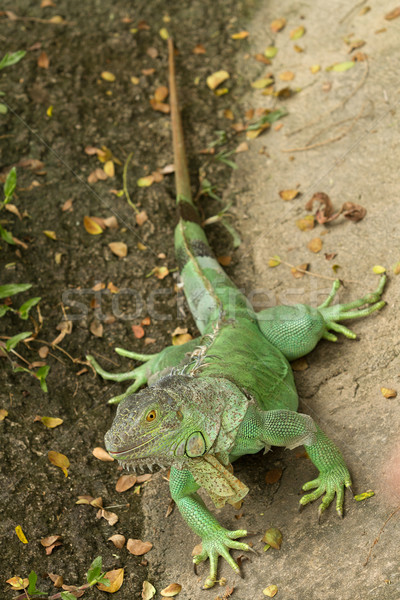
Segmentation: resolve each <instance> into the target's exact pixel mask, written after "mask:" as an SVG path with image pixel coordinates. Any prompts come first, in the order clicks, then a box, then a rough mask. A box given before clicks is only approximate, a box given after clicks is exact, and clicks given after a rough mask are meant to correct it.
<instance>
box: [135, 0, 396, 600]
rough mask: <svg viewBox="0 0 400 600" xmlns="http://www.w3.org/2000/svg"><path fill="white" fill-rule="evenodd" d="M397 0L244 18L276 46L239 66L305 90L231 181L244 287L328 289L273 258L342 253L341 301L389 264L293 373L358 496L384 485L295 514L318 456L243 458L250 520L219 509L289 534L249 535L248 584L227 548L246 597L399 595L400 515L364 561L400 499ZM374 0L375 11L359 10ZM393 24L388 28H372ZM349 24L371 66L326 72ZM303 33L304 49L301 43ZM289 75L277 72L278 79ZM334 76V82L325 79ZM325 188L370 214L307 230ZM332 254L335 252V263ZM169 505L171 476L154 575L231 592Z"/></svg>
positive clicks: (162, 485)
mask: <svg viewBox="0 0 400 600" xmlns="http://www.w3.org/2000/svg"><path fill="white" fill-rule="evenodd" d="M395 5H396V3H395V2H394V3H391V2H388V1H384V2H378V1H374V2H369V3H364V4H363V3H360V4H359V5H358V7H357V8H356V9H355V10H354V11H353V12H351V13H349V10H350V8H351V6H350V4H349V3H348V2H344V1H340V0H332V1H331V2H329V3H328V2H324V1H323V0H316V1H314V2H297V3H294V2H293V1H292V0H291V1H290V0H283V1H277V0H270V1H269V2H263V3H261V4H260V7H259V10H258V12H256V14H255V15H254V18H253V20H252V22H251V23H249V24H248V30H249V32H250V36H249V40H250V41H251V47H250V52H251V54H255V53H257V52H263V50H264V48H265V47H266V46H268V45H276V46H277V47H278V49H279V51H278V54H277V56H276V57H275V58H274V59H273V64H272V66H271V67H268V66H265V65H262V64H261V63H258V62H256V61H254V60H253V59H252V58H246V53H247V51H243V52H242V53H241V54H240V56H239V59H238V66H237V73H241V74H242V76H243V77H244V78H246V79H248V80H249V82H250V81H254V80H255V79H257V78H258V77H261V76H263V75H265V73H267V72H269V71H271V72H273V73H274V74H275V76H276V77H278V75H279V73H281V72H283V71H287V70H290V71H293V72H294V73H295V79H294V80H293V81H292V82H290V83H289V85H290V86H291V87H293V88H302V91H301V92H300V93H298V94H296V95H295V96H294V97H292V98H291V99H290V100H287V101H284V102H278V104H279V105H282V104H283V105H285V106H286V107H287V109H288V111H289V115H288V116H287V117H285V119H284V120H283V122H284V126H283V127H282V129H281V130H279V131H275V130H274V127H272V129H271V131H269V132H267V133H266V134H264V135H262V136H260V137H259V138H258V139H257V140H254V141H252V142H251V143H250V150H249V151H248V152H245V153H242V154H239V155H238V157H237V162H238V165H239V169H238V170H237V171H236V172H235V173H234V175H233V177H232V181H231V185H230V189H229V190H227V194H226V196H227V198H228V197H231V196H232V195H233V194H235V195H236V197H237V220H238V223H239V228H240V230H241V235H242V238H243V245H242V247H241V248H240V250H239V251H238V256H239V258H238V260H239V264H240V267H239V269H238V272H239V279H240V277H241V275H243V277H242V279H243V281H246V286H248V290H247V291H248V292H251V291H252V289H253V290H254V289H255V288H263V289H265V290H267V292H268V293H267V295H266V296H265V297H266V302H265V306H268V305H271V304H273V303H274V302H278V303H284V302H287V303H295V302H305V303H312V304H314V305H315V304H316V303H318V302H321V301H322V298H323V297H324V295H325V294H326V293H327V292H328V291H329V289H330V282H329V281H326V280H323V279H318V278H314V277H310V276H304V277H303V278H302V279H295V278H294V277H293V276H292V274H291V272H290V269H289V268H288V267H286V266H284V265H280V266H279V267H277V268H275V269H271V268H270V267H268V257H270V256H273V255H275V254H277V255H279V256H280V257H281V258H282V259H283V260H285V261H287V262H289V263H292V264H295V265H298V264H301V263H310V270H311V271H312V272H313V273H319V274H321V275H325V276H329V277H332V276H333V275H334V273H333V271H332V264H334V263H336V264H338V265H340V270H339V271H338V276H339V277H341V278H342V279H343V280H345V281H347V282H348V281H349V280H350V281H352V283H350V282H348V283H346V286H345V288H344V289H342V290H341V291H340V293H339V297H340V300H341V301H349V300H350V299H354V298H357V297H359V296H361V295H363V294H364V293H365V292H366V291H372V290H373V289H374V288H375V286H376V284H377V280H378V277H377V275H375V274H374V273H373V271H372V267H373V266H374V265H383V266H385V267H386V268H387V269H388V273H389V274H390V278H389V282H388V285H387V289H386V292H385V296H384V297H385V300H386V301H387V306H386V307H385V309H384V310H382V311H381V312H380V313H379V314H375V315H373V316H370V317H369V318H367V319H364V320H360V321H357V322H353V323H352V328H353V330H354V331H355V332H356V333H357V336H358V339H357V340H355V341H352V340H348V339H345V338H344V337H343V336H339V337H340V339H339V341H338V342H337V343H336V344H332V343H329V342H323V343H321V344H320V346H319V347H318V348H317V349H316V350H315V351H314V352H313V353H312V354H311V355H310V356H309V357H308V364H309V368H308V369H307V370H305V371H301V372H297V373H296V381H297V384H298V390H299V394H300V398H301V406H302V410H303V411H304V412H307V413H309V414H310V415H312V416H313V417H314V418H315V419H316V420H317V421H318V423H319V424H320V425H321V426H322V427H323V428H324V429H325V431H326V432H327V433H328V435H330V436H331V437H332V439H334V440H335V442H336V443H337V444H338V445H339V446H340V447H341V449H342V450H343V453H344V455H345V458H346V461H347V463H348V465H349V467H350V469H351V471H352V474H353V477H354V490H355V492H356V493H360V492H364V491H366V490H369V489H372V490H374V491H375V496H374V497H373V498H370V499H369V500H366V501H364V502H355V501H352V500H351V499H350V497H349V495H348V496H346V516H345V519H344V520H340V519H339V518H338V517H337V516H336V515H335V513H334V510H333V509H332V510H330V511H327V513H326V514H325V515H324V517H323V519H322V523H321V524H320V525H318V522H317V506H316V505H315V504H314V505H312V506H309V507H307V508H306V509H305V510H304V511H303V513H301V514H299V513H298V512H297V505H298V501H299V490H300V489H301V485H302V484H303V483H304V482H306V481H308V480H309V479H311V478H313V477H314V474H315V470H314V468H313V466H312V464H311V463H310V462H309V461H308V460H306V459H304V458H301V457H300V458H299V457H298V456H296V451H292V452H289V451H283V450H274V451H273V452H272V453H269V455H267V456H264V457H262V456H261V455H257V456H253V457H246V458H245V459H243V460H241V461H239V463H238V464H237V466H236V467H235V472H236V474H237V475H238V476H239V478H241V479H242V480H243V481H244V482H245V483H246V484H247V485H248V486H249V487H250V490H251V491H250V494H249V495H248V497H247V498H246V499H245V503H244V507H243V509H242V511H240V512H243V516H242V518H240V519H239V520H237V519H236V518H235V515H236V514H238V511H234V510H233V509H232V508H230V507H228V508H225V509H223V510H221V511H215V509H214V512H217V513H218V518H219V519H220V520H221V522H222V523H223V524H225V525H226V526H228V527H229V528H231V529H235V528H239V527H240V528H244V527H247V528H248V529H249V530H251V531H254V532H259V533H260V534H262V533H263V532H264V531H265V530H266V529H267V528H268V527H270V526H271V525H273V526H276V527H278V528H279V529H280V530H281V531H282V533H283V538H284V541H283V544H282V547H281V550H280V551H275V550H272V549H270V550H269V551H268V552H267V553H264V552H263V550H262V549H263V544H262V543H261V542H260V541H259V540H260V538H261V535H255V536H253V537H252V538H249V539H251V540H252V541H253V543H254V547H255V548H256V549H257V550H258V552H259V554H258V556H254V555H252V556H250V560H249V561H244V562H243V573H244V575H245V578H244V580H240V579H239V578H237V577H236V576H234V575H233V574H232V572H231V571H230V568H229V567H228V566H227V564H224V563H223V561H222V559H221V560H220V574H221V576H223V577H226V578H227V579H228V584H229V585H233V586H234V587H235V591H234V596H233V597H234V598H237V599H238V600H247V599H252V598H260V599H261V598H263V597H264V596H263V593H262V590H263V589H264V588H265V587H266V586H267V585H269V584H276V585H277V586H278V588H279V591H278V594H277V596H276V597H277V598H279V599H280V600H314V599H315V600H320V599H321V600H322V599H324V600H330V599H334V598H335V599H336V598H340V599H342V600H347V599H349V600H350V599H351V600H358V599H360V600H361V599H362V600H369V599H371V600H372V599H373V600H377V599H379V600H381V599H391V600H395V599H398V598H400V572H399V558H400V557H399V552H400V551H399V548H400V512H398V513H397V514H396V515H395V516H394V517H393V518H392V519H391V520H390V521H389V522H388V523H387V525H386V527H385V528H384V530H383V532H382V534H381V536H380V539H379V541H378V543H377V544H376V545H375V546H374V548H373V551H372V555H371V558H370V560H369V562H368V565H367V566H363V563H364V562H365V560H366V558H367V555H368V552H369V549H370V546H371V544H372V543H373V541H374V539H375V538H376V536H377V535H378V533H379V530H380V529H381V527H382V526H383V524H384V522H385V520H386V519H387V518H388V517H389V516H390V514H391V513H392V512H393V511H394V510H395V509H396V507H398V506H399V505H400V439H399V430H400V427H399V425H400V379H399V376H400V365H399V360H398V355H399V348H400V335H399V334H400V325H399V303H400V301H399V292H400V275H397V276H395V275H394V274H393V272H392V268H393V265H394V264H395V263H397V262H398V261H400V243H399V242H400V234H399V230H400V203H399V196H400V185H399V165H400V135H399V134H400V128H399V114H400V104H399V103H400V93H399V87H400V86H399V74H400V18H398V19H397V20H392V21H387V20H385V19H384V15H385V14H386V13H387V12H389V10H391V9H393V8H394V7H395ZM363 6H364V7H365V6H370V8H371V10H370V11H369V12H367V13H366V14H363V15H360V14H359V13H360V10H361V9H362V7H363ZM279 17H285V18H286V19H287V25H286V27H285V29H284V30H283V31H281V32H279V33H277V34H272V33H271V32H270V29H269V24H270V22H271V21H272V20H273V19H275V18H279ZM299 25H304V27H305V28H306V34H305V35H304V37H303V38H301V39H299V40H298V41H297V42H293V41H291V40H290V37H289V32H290V31H291V30H292V29H294V28H295V27H297V26H299ZM382 28H386V31H382V32H381V33H376V32H377V30H380V29H382ZM350 36H352V37H351V39H355V40H365V41H366V45H365V46H364V47H363V48H360V51H361V52H365V53H366V54H367V55H368V63H366V62H360V63H357V64H356V65H355V66H354V67H353V68H352V69H350V70H349V71H347V72H333V71H330V72H327V71H326V70H325V68H326V67H327V66H329V65H332V64H333V63H339V62H342V61H345V60H349V54H347V52H348V49H349V46H348V45H346V44H345V43H344V41H343V39H344V38H346V37H350ZM295 43H297V44H298V46H300V47H301V48H303V49H304V52H302V53H298V52H296V51H295V50H294V48H293V46H294V44H295ZM315 64H319V65H321V71H320V72H319V73H317V74H312V73H311V71H310V67H311V66H312V65H315ZM367 64H368V67H367ZM221 68H222V66H221ZM367 68H368V74H367V75H366V69H367ZM363 78H365V81H364V83H363V85H362V86H361V87H360V89H359V90H358V91H357V92H356V93H355V94H354V95H353V96H352V97H351V98H350V99H349V101H348V102H346V103H343V106H342V107H341V108H339V109H337V110H335V111H333V112H331V113H330V114H325V113H327V112H328V111H329V110H331V109H332V108H333V107H335V106H336V105H337V104H338V103H339V102H341V101H344V99H345V98H347V97H348V96H350V94H351V93H352V90H354V89H356V88H357V86H358V85H359V83H360V82H361V81H362V80H363ZM285 85H287V84H285V83H283V82H279V81H278V89H279V87H284V86H285ZM329 85H330V86H331V88H330V91H326V89H327V87H329ZM249 88H250V86H249ZM244 103H245V105H246V107H247V108H250V107H252V108H257V107H266V108H272V107H273V104H274V102H273V101H272V100H271V98H269V97H266V96H263V95H262V94H261V93H260V91H259V90H251V91H250V92H249V94H248V96H247V98H245V99H244ZM360 114H361V116H360V117H359V118H358V120H357V121H356V122H355V124H354V126H353V128H352V129H351V131H349V132H348V133H347V134H346V135H344V136H343V138H342V139H341V140H339V141H337V142H335V143H330V144H327V145H324V146H321V147H319V148H316V149H314V150H310V151H304V152H296V153H295V152H292V153H285V152H283V150H284V149H286V148H293V147H302V146H304V145H307V142H308V141H309V140H310V138H312V137H313V136H314V135H315V134H317V133H318V132H319V131H320V130H321V129H326V131H325V133H323V134H322V136H321V137H320V138H318V139H317V141H320V140H324V139H325V140H326V139H329V138H331V137H334V136H336V135H337V134H338V132H340V131H341V130H342V129H343V128H346V127H348V126H349V125H350V124H351V120H349V121H346V123H344V124H342V125H340V126H339V127H335V126H334V125H335V123H337V122H338V121H342V120H344V119H354V118H355V117H357V115H360ZM324 115H325V116H324ZM317 117H321V118H320V121H319V122H318V123H317V124H315V125H309V126H307V127H306V129H304V130H303V131H302V132H300V133H298V134H296V135H292V136H287V134H289V133H290V132H291V131H293V130H295V129H298V128H299V127H302V126H304V125H306V124H307V123H309V122H310V121H313V120H314V119H316V118H317ZM297 185H298V186H299V189H300V191H301V196H299V197H297V198H296V199H294V200H292V201H290V202H284V201H283V200H282V199H281V198H280V197H279V194H278V192H279V191H280V190H283V189H291V188H295V187H296V186H297ZM318 191H322V192H325V193H327V194H328V195H329V196H330V197H331V199H332V202H333V204H334V206H335V207H337V208H339V207H340V206H341V205H342V203H343V202H346V201H349V202H356V203H359V204H361V205H363V206H364V207H365V208H366V209H367V215H366V217H365V218H364V219H363V220H362V221H360V222H359V223H352V222H350V221H347V220H345V219H343V218H340V219H338V220H337V221H335V222H334V223H332V224H331V225H328V226H326V227H323V226H320V225H318V226H317V227H316V228H315V229H314V230H313V231H308V232H302V231H300V230H299V229H298V228H297V227H296V225H295V221H296V220H297V219H298V218H300V217H303V216H305V215H306V214H307V213H306V211H305V210H304V205H305V203H306V201H307V200H308V199H309V198H310V197H311V196H312V194H313V193H314V192H318ZM317 236H318V237H321V239H322V240H323V249H322V251H321V252H320V253H318V254H314V253H312V252H311V251H310V250H308V248H307V243H308V242H309V241H310V240H311V239H312V238H314V237H317ZM325 252H326V253H333V252H334V253H336V254H337V256H336V257H335V258H334V260H326V258H325V256H324V253H325ZM246 260H247V265H250V264H253V265H254V273H253V275H252V277H251V285H250V286H249V275H248V272H247V274H245V273H246V270H247V271H248V266H246ZM243 281H242V282H239V283H243ZM381 387H387V388H394V389H397V391H398V392H399V394H398V396H397V398H394V399H386V398H384V397H383V396H382V394H381V392H380V388H381ZM276 465H279V466H281V467H282V468H283V476H282V478H281V480H280V481H279V483H276V484H274V485H267V484H266V483H265V473H266V472H267V471H268V470H269V469H270V468H271V467H273V466H276ZM168 502H169V492H168V485H167V483H166V482H165V481H164V480H163V479H162V475H161V474H158V475H157V476H156V478H155V484H152V485H149V486H147V488H146V492H145V496H144V505H145V511H146V514H147V519H146V527H147V531H146V536H147V537H146V539H150V540H152V541H155V547H154V548H153V550H152V551H151V553H150V554H149V555H147V556H148V559H149V563H150V574H151V575H152V577H153V580H154V583H155V582H156V581H163V582H166V583H171V582H173V581H175V582H179V583H181V585H182V586H183V590H182V592H181V594H180V596H179V597H180V598H181V599H182V600H184V599H188V598H190V599H193V600H195V599H197V598H212V599H214V598H215V597H216V596H217V595H218V594H220V595H222V593H223V591H224V588H218V586H217V587H216V588H214V589H213V590H211V591H208V592H206V591H201V581H204V579H205V576H206V573H207V569H208V566H200V567H199V574H200V575H201V578H196V577H195V576H194V575H193V574H192V572H191V557H190V555H191V551H192V549H193V546H194V545H195V544H197V543H198V539H197V538H196V537H195V536H194V535H193V534H192V533H191V532H189V530H188V528H187V527H186V525H185V524H184V523H183V521H182V519H181V518H180V515H179V514H178V511H177V510H175V511H174V513H173V514H172V515H171V516H169V517H168V518H165V516H164V515H165V512H166V509H167V506H168Z"/></svg>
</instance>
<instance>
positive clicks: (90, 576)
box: [13, 556, 110, 600]
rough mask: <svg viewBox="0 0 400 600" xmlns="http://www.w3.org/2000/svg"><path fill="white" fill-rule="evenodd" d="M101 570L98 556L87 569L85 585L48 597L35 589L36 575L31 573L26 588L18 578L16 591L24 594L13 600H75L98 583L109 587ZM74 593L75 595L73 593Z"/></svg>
mask: <svg viewBox="0 0 400 600" xmlns="http://www.w3.org/2000/svg"><path fill="white" fill-rule="evenodd" d="M102 568H103V561H102V558H101V556H98V557H97V558H95V559H94V561H93V562H92V564H91V565H90V567H89V570H88V572H87V574H86V581H87V583H84V584H83V585H81V586H77V587H75V586H70V587H74V589H73V591H71V592H57V593H56V594H52V595H49V594H48V593H47V592H41V591H40V590H38V589H37V588H36V582H37V578H38V577H37V574H36V573H35V571H31V572H30V574H29V577H28V582H29V583H28V587H24V584H23V579H22V578H20V579H19V581H18V584H19V588H18V589H23V590H24V593H23V594H20V595H19V596H15V597H14V599H13V600H30V599H31V598H36V599H37V600H39V599H40V600H42V599H43V600H59V599H61V600H76V598H77V596H76V595H75V593H76V592H83V593H84V592H85V591H86V590H88V589H90V588H91V587H93V586H94V585H97V584H98V583H101V584H103V585H105V586H106V587H108V586H109V585H110V580H109V579H107V577H106V576H105V573H103V571H102ZM74 592H75V593H74ZM80 595H81V594H80Z"/></svg>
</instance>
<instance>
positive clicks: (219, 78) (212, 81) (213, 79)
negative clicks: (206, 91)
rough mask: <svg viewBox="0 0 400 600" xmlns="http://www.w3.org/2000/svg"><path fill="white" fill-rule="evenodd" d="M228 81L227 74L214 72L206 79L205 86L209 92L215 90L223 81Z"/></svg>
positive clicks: (225, 72)
mask: <svg viewBox="0 0 400 600" xmlns="http://www.w3.org/2000/svg"><path fill="white" fill-rule="evenodd" d="M227 79H229V73H228V72H227V71H223V70H221V71H215V73H212V75H209V76H208V77H207V80H206V81H207V85H208V87H209V88H210V90H215V89H216V88H217V87H218V86H219V85H220V84H221V83H222V82H223V81H226V80H227Z"/></svg>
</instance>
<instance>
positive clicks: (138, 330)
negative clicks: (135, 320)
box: [132, 325, 144, 340]
mask: <svg viewBox="0 0 400 600" xmlns="http://www.w3.org/2000/svg"><path fill="white" fill-rule="evenodd" d="M132 331H133V335H134V336H135V338H136V339H137V340H140V339H141V338H142V337H144V329H143V327H142V326H141V325H132Z"/></svg>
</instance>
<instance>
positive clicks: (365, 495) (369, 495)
mask: <svg viewBox="0 0 400 600" xmlns="http://www.w3.org/2000/svg"><path fill="white" fill-rule="evenodd" d="M372 496H375V492H373V491H372V490H368V491H367V492H363V493H362V494H356V495H355V496H354V500H356V501H357V502H362V501H363V500H367V499H368V498H372Z"/></svg>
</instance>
